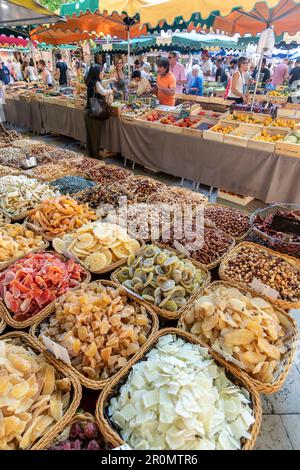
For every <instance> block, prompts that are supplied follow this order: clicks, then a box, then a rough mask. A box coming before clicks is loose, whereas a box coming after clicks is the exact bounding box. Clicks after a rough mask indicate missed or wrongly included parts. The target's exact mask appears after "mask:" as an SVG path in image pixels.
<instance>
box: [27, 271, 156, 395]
mask: <svg viewBox="0 0 300 470" xmlns="http://www.w3.org/2000/svg"><path fill="white" fill-rule="evenodd" d="M95 282H97V283H101V284H103V285H105V286H111V287H116V288H117V287H119V284H115V283H114V282H111V281H103V280H101V281H95ZM126 295H127V297H128V298H129V299H130V300H131V301H133V302H135V303H137V304H139V305H142V306H144V307H145V308H146V309H147V314H148V315H149V317H150V318H151V322H152V329H151V331H150V333H149V336H148V339H149V338H150V337H151V336H152V335H153V334H154V333H156V331H157V330H158V327H159V323H158V318H157V316H156V314H155V312H154V311H153V310H154V309H151V308H150V307H149V306H148V305H144V302H142V301H141V300H139V299H137V298H136V297H135V296H134V295H131V294H130V293H128V292H127V291H126ZM61 299H63V296H62V297H61V298H60V299H59V300H61ZM54 311H55V302H54V303H53V304H51V305H50V306H49V307H47V308H46V309H45V313H44V314H43V317H40V318H39V319H38V321H37V322H36V323H35V324H34V325H32V327H31V328H30V334H31V335H32V336H33V337H34V338H35V340H36V341H38V342H39V340H38V336H39V332H40V325H41V323H42V322H43V321H44V320H45V319H46V318H47V317H49V316H50V315H51V314H52V313H54ZM39 343H40V342H39ZM40 347H41V348H43V349H45V350H46V348H45V346H44V345H43V344H42V343H40ZM137 354H138V353H137ZM133 357H135V355H134V356H133ZM65 367H66V369H69V370H70V373H72V374H73V375H74V376H76V377H77V378H78V380H79V381H80V382H81V384H82V385H84V386H85V387H86V388H91V389H93V390H101V389H102V388H104V387H105V385H106V384H107V383H109V382H110V381H111V380H112V378H113V377H114V375H112V376H111V377H109V378H107V379H104V380H92V379H88V378H87V377H85V376H84V375H83V374H81V373H80V372H79V371H78V370H77V369H76V368H75V367H73V366H72V365H68V364H65ZM121 370H122V369H121Z"/></svg>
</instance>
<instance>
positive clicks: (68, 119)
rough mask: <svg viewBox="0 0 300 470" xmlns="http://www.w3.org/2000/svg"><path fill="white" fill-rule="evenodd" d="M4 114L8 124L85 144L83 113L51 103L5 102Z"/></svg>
mask: <svg viewBox="0 0 300 470" xmlns="http://www.w3.org/2000/svg"><path fill="white" fill-rule="evenodd" d="M4 112H5V115H6V119H7V121H8V122H10V123H12V124H15V125H18V126H21V127H25V128H27V129H31V130H33V131H34V132H38V133H41V132H47V133H48V132H53V133H54V134H60V135H64V136H66V137H72V138H73V139H76V140H79V141H80V142H81V143H85V142H86V129H85V123H84V111H83V110H82V109H76V108H68V107H67V106H59V105H56V104H51V103H43V102H39V101H25V100H19V101H16V100H7V102H6V104H5V105H4Z"/></svg>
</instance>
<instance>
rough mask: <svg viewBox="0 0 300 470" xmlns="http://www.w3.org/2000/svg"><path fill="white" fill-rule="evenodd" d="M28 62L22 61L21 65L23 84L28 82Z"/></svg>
mask: <svg viewBox="0 0 300 470" xmlns="http://www.w3.org/2000/svg"><path fill="white" fill-rule="evenodd" d="M28 65H29V64H28V62H27V60H24V62H23V64H22V75H23V80H24V81H25V82H28V81H29V78H28Z"/></svg>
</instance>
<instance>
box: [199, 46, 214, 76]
mask: <svg viewBox="0 0 300 470" xmlns="http://www.w3.org/2000/svg"><path fill="white" fill-rule="evenodd" d="M201 58H202V62H203V63H202V72H203V76H204V77H211V74H212V61H211V60H210V57H209V52H208V51H206V50H204V51H202V55H201Z"/></svg>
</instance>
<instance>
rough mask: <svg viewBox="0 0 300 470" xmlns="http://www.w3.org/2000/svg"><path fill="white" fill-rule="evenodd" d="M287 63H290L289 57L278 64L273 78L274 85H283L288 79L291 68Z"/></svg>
mask: <svg viewBox="0 0 300 470" xmlns="http://www.w3.org/2000/svg"><path fill="white" fill-rule="evenodd" d="M287 64H288V59H284V61H283V62H281V63H280V64H278V65H277V67H275V70H274V73H273V78H272V85H273V86H274V87H277V86H282V85H283V83H284V82H285V81H286V80H287V79H288V77H289V68H288V65H287Z"/></svg>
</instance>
